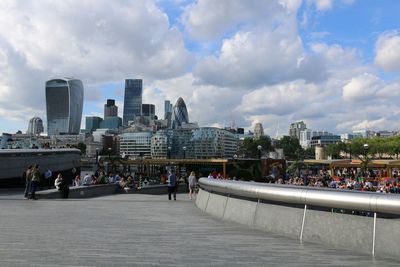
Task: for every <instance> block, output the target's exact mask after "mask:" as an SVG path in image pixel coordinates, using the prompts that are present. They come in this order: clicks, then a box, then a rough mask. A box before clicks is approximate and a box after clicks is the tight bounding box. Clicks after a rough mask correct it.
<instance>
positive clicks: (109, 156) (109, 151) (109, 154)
mask: <svg viewBox="0 0 400 267" xmlns="http://www.w3.org/2000/svg"><path fill="white" fill-rule="evenodd" d="M108 159H109V160H110V159H111V147H109V148H108Z"/></svg>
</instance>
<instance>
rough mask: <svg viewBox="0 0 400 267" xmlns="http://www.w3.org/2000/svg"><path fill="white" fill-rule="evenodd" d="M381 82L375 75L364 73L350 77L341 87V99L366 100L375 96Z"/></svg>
mask: <svg viewBox="0 0 400 267" xmlns="http://www.w3.org/2000/svg"><path fill="white" fill-rule="evenodd" d="M382 87H383V82H382V81H381V80H380V79H379V78H378V77H376V76H375V75H372V74H369V73H364V74H362V75H360V76H357V77H355V78H353V79H351V80H350V81H349V82H348V83H347V84H346V85H345V86H344V87H343V99H344V100H346V101H368V100H370V99H371V98H374V97H375V96H376V93H377V92H378V90H379V89H380V88H382Z"/></svg>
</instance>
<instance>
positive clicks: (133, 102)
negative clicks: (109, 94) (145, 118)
mask: <svg viewBox="0 0 400 267" xmlns="http://www.w3.org/2000/svg"><path fill="white" fill-rule="evenodd" d="M142 86H143V82H142V80H141V79H126V80H125V96H124V112H123V125H128V122H129V121H134V120H135V117H138V116H141V115H142V91H143V89H142Z"/></svg>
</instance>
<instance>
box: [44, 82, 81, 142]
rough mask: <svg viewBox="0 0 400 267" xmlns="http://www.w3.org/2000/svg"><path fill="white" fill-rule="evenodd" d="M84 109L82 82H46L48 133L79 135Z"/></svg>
mask: <svg viewBox="0 0 400 267" xmlns="http://www.w3.org/2000/svg"><path fill="white" fill-rule="evenodd" d="M82 109H83V84H82V81H81V80H78V79H72V78H64V79H53V80H49V81H47V82H46V110H47V133H48V134H49V135H55V134H79V131H80V127H81V120H82Z"/></svg>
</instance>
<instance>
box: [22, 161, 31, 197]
mask: <svg viewBox="0 0 400 267" xmlns="http://www.w3.org/2000/svg"><path fill="white" fill-rule="evenodd" d="M31 171H32V165H30V166H28V168H27V169H26V170H25V171H24V173H23V174H22V178H23V179H24V180H25V192H24V197H25V198H27V199H28V198H29V197H30V193H31V183H32V172H31Z"/></svg>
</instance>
